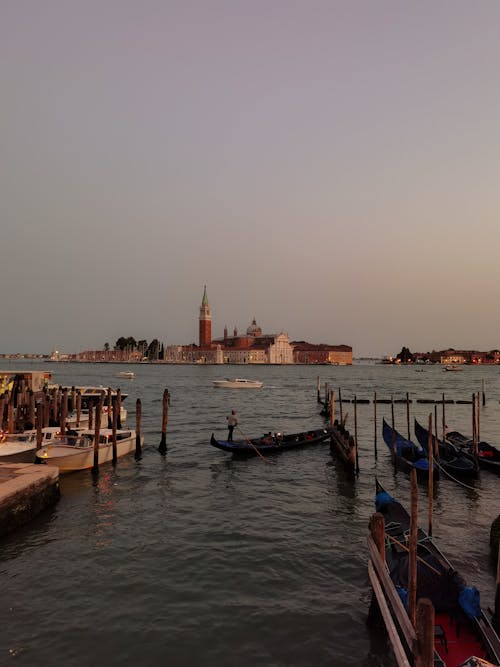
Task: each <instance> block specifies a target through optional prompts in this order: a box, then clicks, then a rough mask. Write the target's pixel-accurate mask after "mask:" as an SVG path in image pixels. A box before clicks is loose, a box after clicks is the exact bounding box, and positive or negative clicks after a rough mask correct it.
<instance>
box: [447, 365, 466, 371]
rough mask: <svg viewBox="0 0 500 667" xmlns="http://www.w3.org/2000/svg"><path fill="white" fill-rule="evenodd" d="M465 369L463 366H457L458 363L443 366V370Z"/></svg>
mask: <svg viewBox="0 0 500 667" xmlns="http://www.w3.org/2000/svg"><path fill="white" fill-rule="evenodd" d="M461 370H463V369H462V367H461V366H457V365H456V364H451V365H450V366H445V367H444V368H443V371H455V372H456V371H461Z"/></svg>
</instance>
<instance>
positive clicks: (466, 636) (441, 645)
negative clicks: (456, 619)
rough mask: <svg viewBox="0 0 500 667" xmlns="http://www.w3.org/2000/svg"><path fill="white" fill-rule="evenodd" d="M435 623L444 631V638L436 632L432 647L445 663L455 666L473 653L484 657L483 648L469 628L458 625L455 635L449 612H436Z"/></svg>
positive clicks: (455, 628) (454, 624)
mask: <svg viewBox="0 0 500 667" xmlns="http://www.w3.org/2000/svg"><path fill="white" fill-rule="evenodd" d="M435 625H436V626H440V627H441V628H442V629H443V631H444V639H443V638H441V637H440V636H439V634H438V633H436V635H435V646H434V648H435V649H436V651H437V652H438V653H439V656H440V658H441V660H442V661H443V662H444V663H445V664H446V665H450V667H451V666H453V667H456V665H461V664H462V663H463V662H464V661H465V660H467V658H470V657H471V656H473V655H474V656H476V657H477V658H485V659H486V653H485V651H484V649H483V648H482V646H481V644H480V643H479V642H478V641H477V639H476V637H475V636H474V635H473V634H472V632H471V631H470V629H469V628H467V627H463V626H462V627H461V626H460V625H459V626H458V636H457V625H456V623H453V624H452V623H451V621H450V616H449V614H436V619H435ZM445 640H446V641H445Z"/></svg>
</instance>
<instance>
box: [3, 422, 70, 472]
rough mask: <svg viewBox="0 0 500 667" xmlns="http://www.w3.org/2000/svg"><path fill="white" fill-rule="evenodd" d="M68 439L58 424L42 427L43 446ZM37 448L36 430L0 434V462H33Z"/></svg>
mask: <svg viewBox="0 0 500 667" xmlns="http://www.w3.org/2000/svg"><path fill="white" fill-rule="evenodd" d="M67 439H68V437H67V436H63V435H62V434H61V429H60V428H59V427H58V426H48V427H46V428H43V429H42V446H45V445H49V444H51V443H58V442H66V440H67ZM36 448H37V442H36V430H30V431H25V432H24V433H2V434H0V463H33V462H34V461H35V457H36V455H35V451H36Z"/></svg>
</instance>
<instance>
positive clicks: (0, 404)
mask: <svg viewBox="0 0 500 667" xmlns="http://www.w3.org/2000/svg"><path fill="white" fill-rule="evenodd" d="M4 408H5V394H2V395H1V396H0V431H3V422H4V419H3V413H4Z"/></svg>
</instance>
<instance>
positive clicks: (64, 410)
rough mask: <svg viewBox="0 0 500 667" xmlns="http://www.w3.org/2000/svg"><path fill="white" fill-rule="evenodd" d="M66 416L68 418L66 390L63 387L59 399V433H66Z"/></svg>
mask: <svg viewBox="0 0 500 667" xmlns="http://www.w3.org/2000/svg"><path fill="white" fill-rule="evenodd" d="M67 418H68V390H67V389H64V391H63V394H62V399H61V435H66V420H67Z"/></svg>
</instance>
